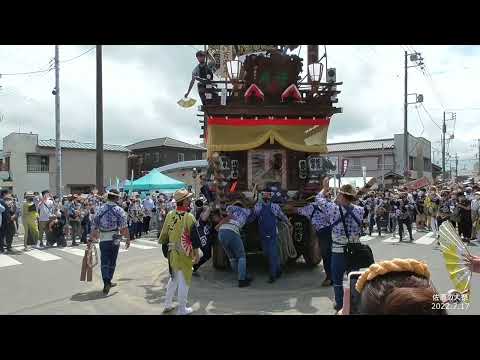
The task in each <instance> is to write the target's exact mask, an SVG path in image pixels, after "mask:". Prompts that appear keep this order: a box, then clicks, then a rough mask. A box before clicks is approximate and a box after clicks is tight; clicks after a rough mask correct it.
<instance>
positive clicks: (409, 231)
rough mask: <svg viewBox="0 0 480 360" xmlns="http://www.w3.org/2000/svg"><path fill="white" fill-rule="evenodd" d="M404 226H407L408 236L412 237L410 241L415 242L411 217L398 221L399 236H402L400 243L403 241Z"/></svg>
mask: <svg viewBox="0 0 480 360" xmlns="http://www.w3.org/2000/svg"><path fill="white" fill-rule="evenodd" d="M403 224H405V225H406V226H407V230H408V234H409V235H410V240H412V241H413V235H412V221H411V220H410V217H409V218H408V219H404V220H402V219H398V234H399V235H400V241H402V239H403Z"/></svg>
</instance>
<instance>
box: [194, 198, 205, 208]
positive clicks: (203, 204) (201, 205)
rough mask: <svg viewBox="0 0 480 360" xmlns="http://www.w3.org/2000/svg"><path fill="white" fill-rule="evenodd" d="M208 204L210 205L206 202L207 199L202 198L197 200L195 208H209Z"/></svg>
mask: <svg viewBox="0 0 480 360" xmlns="http://www.w3.org/2000/svg"><path fill="white" fill-rule="evenodd" d="M207 204H208V203H207V201H206V200H205V199H202V198H200V199H197V200H195V206H196V207H197V208H201V207H204V206H207Z"/></svg>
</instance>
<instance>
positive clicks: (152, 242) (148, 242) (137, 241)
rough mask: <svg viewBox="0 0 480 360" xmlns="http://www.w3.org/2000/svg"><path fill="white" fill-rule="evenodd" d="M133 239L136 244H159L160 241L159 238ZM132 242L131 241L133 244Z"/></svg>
mask: <svg viewBox="0 0 480 360" xmlns="http://www.w3.org/2000/svg"><path fill="white" fill-rule="evenodd" d="M132 241H135V244H136V243H141V244H149V245H155V244H156V245H158V242H157V240H146V239H135V240H132ZM131 244H132V243H130V245H131Z"/></svg>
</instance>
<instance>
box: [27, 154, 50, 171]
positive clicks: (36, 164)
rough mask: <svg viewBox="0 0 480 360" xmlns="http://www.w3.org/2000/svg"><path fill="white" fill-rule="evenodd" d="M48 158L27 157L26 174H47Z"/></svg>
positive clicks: (38, 156) (39, 156)
mask: <svg viewBox="0 0 480 360" xmlns="http://www.w3.org/2000/svg"><path fill="white" fill-rule="evenodd" d="M48 163H49V162H48V156H41V155H27V172H29V173H40V172H48V169H49V166H48Z"/></svg>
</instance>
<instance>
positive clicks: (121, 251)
mask: <svg viewBox="0 0 480 360" xmlns="http://www.w3.org/2000/svg"><path fill="white" fill-rule="evenodd" d="M80 246H81V247H82V248H83V249H84V251H85V249H86V248H87V246H86V245H85V244H82V245H80ZM95 247H96V248H97V253H98V255H99V256H100V246H99V245H98V244H97V245H95ZM125 251H128V250H126V249H124V248H122V246H120V249H118V252H119V253H124V252H125Z"/></svg>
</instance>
